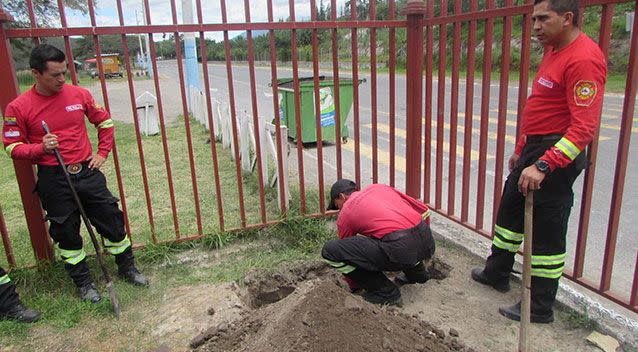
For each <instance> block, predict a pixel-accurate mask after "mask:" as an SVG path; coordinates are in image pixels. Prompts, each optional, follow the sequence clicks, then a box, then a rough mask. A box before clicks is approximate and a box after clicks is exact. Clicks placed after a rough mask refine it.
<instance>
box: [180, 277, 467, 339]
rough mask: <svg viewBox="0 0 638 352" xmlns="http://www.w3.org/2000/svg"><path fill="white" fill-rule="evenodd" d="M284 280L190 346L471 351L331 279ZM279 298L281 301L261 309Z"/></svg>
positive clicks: (415, 320)
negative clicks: (252, 306)
mask: <svg viewBox="0 0 638 352" xmlns="http://www.w3.org/2000/svg"><path fill="white" fill-rule="evenodd" d="M314 269H315V270H316V269H318V268H314ZM320 271H321V270H320ZM308 272H314V270H312V269H311V270H309V271H306V273H308ZM314 275H315V274H311V276H314ZM286 276H287V275H275V277H279V280H280V283H281V285H279V286H277V287H280V288H283V289H281V290H273V289H270V290H269V293H268V294H266V295H265V296H268V297H267V299H265V300H261V299H258V300H257V301H258V302H256V301H253V303H258V304H256V305H257V306H259V305H260V304H261V308H257V309H254V310H253V311H250V312H247V314H245V315H244V317H243V318H242V319H240V320H238V321H235V322H229V323H221V324H219V325H218V326H216V327H214V328H211V329H208V330H207V331H204V332H203V333H202V334H200V335H198V336H197V337H195V338H194V339H193V340H192V342H191V347H192V348H193V349H194V350H196V351H264V352H266V351H290V352H292V351H295V352H296V351H304V352H314V351H349V352H359V351H361V352H374V351H379V352H381V351H433V352H439V351H472V349H471V348H467V347H465V345H464V344H463V343H462V342H461V341H459V340H458V339H457V338H456V337H454V336H451V335H449V336H446V334H445V333H444V332H443V331H442V330H440V329H437V328H435V327H433V326H431V325H430V324H428V323H426V322H424V321H422V320H420V319H418V318H417V317H416V316H409V315H406V314H403V313H401V312H399V311H398V310H397V309H394V308H387V307H379V306H376V305H372V304H370V303H368V302H366V301H364V300H363V299H362V298H361V297H358V296H355V295H352V294H351V293H350V292H348V291H347V290H346V289H345V288H344V287H342V286H340V284H339V283H338V282H337V281H335V277H334V276H332V275H325V276H317V277H316V278H313V279H310V280H305V281H300V282H298V283H295V282H290V280H291V279H290V277H288V278H287V277H286ZM293 277H294V276H293ZM247 279H248V281H249V282H252V283H254V282H255V280H256V278H248V277H247ZM245 281H246V280H245ZM256 281H257V282H260V281H259V280H256ZM265 281H269V280H265ZM258 286H259V285H258ZM262 286H263V285H262ZM257 296H259V294H258V295H257ZM263 296H264V295H261V296H260V297H263ZM281 296H285V297H284V298H282V299H280V300H278V301H277V302H275V303H272V304H267V305H265V304H266V301H268V300H276V299H277V298H278V297H281ZM253 297H256V296H255V295H253ZM454 335H456V334H454Z"/></svg>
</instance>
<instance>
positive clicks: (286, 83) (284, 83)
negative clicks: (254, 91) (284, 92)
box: [270, 75, 366, 89]
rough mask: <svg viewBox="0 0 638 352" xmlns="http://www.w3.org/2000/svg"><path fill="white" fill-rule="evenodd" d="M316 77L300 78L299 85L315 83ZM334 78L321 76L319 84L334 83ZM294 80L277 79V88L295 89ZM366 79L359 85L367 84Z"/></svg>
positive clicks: (349, 80)
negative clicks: (323, 82) (324, 82)
mask: <svg viewBox="0 0 638 352" xmlns="http://www.w3.org/2000/svg"><path fill="white" fill-rule="evenodd" d="M314 79H315V77H314V76H307V77H299V84H300V85H301V83H303V82H314ZM332 80H333V77H332V76H323V75H321V76H319V82H322V81H332ZM294 81H295V80H294V78H293V77H286V78H279V79H277V87H280V88H288V89H293V88H294ZM339 81H340V82H342V81H343V82H352V77H346V76H343V77H342V76H339ZM365 81H366V80H365V78H363V79H359V84H361V83H362V82H365ZM270 86H272V82H271V83H270Z"/></svg>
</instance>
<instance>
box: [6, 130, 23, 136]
mask: <svg viewBox="0 0 638 352" xmlns="http://www.w3.org/2000/svg"><path fill="white" fill-rule="evenodd" d="M4 136H5V138H17V137H20V131H18V130H12V129H9V130H8V131H6V132H4Z"/></svg>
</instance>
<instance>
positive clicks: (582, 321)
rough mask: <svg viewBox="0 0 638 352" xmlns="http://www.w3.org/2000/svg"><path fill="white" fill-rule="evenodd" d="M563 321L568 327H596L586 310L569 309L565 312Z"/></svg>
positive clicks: (586, 328) (587, 328) (585, 328)
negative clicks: (582, 311)
mask: <svg viewBox="0 0 638 352" xmlns="http://www.w3.org/2000/svg"><path fill="white" fill-rule="evenodd" d="M566 314H567V316H566V318H565V323H566V325H567V327H568V328H569V329H572V330H576V329H584V330H593V329H595V328H596V322H595V321H594V320H592V319H591V318H590V317H589V314H588V313H587V310H585V312H584V313H580V312H577V311H575V310H571V309H569V310H568V311H567V312H566Z"/></svg>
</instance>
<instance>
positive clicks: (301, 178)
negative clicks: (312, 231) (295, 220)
mask: <svg viewBox="0 0 638 352" xmlns="http://www.w3.org/2000/svg"><path fill="white" fill-rule="evenodd" d="M288 9H289V11H290V21H292V22H294V21H295V1H294V0H288ZM290 41H291V44H292V47H291V51H292V82H293V83H292V84H293V89H294V92H295V97H294V100H295V125H296V130H297V131H296V132H297V162H298V165H299V166H298V169H299V170H298V173H299V193H300V194H301V214H306V185H305V176H304V162H303V141H302V134H301V97H300V95H301V91H300V89H299V67H298V64H299V63H298V61H297V59H298V58H297V30H296V29H295V28H293V29H291V34H290Z"/></svg>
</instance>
